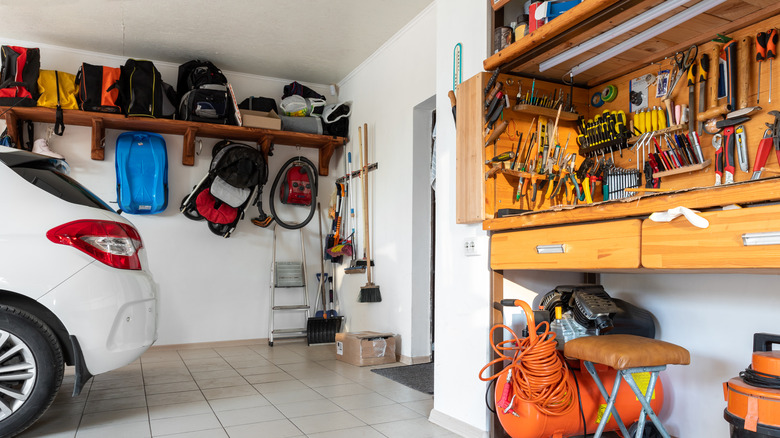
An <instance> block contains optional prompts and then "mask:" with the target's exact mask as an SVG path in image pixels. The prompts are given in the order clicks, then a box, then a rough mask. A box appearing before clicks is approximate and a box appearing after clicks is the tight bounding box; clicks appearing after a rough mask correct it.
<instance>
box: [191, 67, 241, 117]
mask: <svg viewBox="0 0 780 438" xmlns="http://www.w3.org/2000/svg"><path fill="white" fill-rule="evenodd" d="M228 87H229V85H228V81H227V78H226V77H225V75H224V74H223V73H222V70H220V69H219V68H217V66H215V65H214V64H213V63H211V62H210V61H204V60H199V59H195V60H192V61H188V62H185V63H184V64H182V65H180V66H179V76H178V79H177V82H176V89H177V90H178V102H179V118H180V119H182V120H191V121H195V122H206V123H219V124H235V122H234V116H233V114H234V108H233V98H232V96H231V94H230V92H229V90H228Z"/></svg>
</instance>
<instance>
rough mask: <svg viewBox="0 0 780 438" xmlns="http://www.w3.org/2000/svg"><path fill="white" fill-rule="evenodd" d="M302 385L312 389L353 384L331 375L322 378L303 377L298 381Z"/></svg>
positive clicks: (348, 380) (344, 378) (342, 377)
mask: <svg viewBox="0 0 780 438" xmlns="http://www.w3.org/2000/svg"><path fill="white" fill-rule="evenodd" d="M300 380H301V382H303V383H304V384H306V385H308V386H311V387H312V388H319V387H320V386H333V385H343V384H347V383H354V381H352V380H350V379H348V378H346V377H344V376H340V375H338V374H335V373H333V374H332V375H327V376H322V377H304V378H301V379H300Z"/></svg>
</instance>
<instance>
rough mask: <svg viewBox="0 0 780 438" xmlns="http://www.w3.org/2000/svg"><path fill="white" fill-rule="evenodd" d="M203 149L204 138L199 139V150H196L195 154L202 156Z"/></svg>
mask: <svg viewBox="0 0 780 438" xmlns="http://www.w3.org/2000/svg"><path fill="white" fill-rule="evenodd" d="M202 150H203V140H202V139H200V138H199V139H198V151H197V152H195V155H197V156H200V153H201V151H202Z"/></svg>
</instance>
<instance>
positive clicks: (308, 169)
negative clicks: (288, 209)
mask: <svg viewBox="0 0 780 438" xmlns="http://www.w3.org/2000/svg"><path fill="white" fill-rule="evenodd" d="M293 163H301V164H303V166H301V167H302V168H303V171H304V172H305V173H306V175H307V176H308V177H309V181H310V182H311V198H312V201H311V204H310V205H309V215H308V216H307V217H306V219H304V220H303V222H300V223H297V224H289V223H286V222H284V221H282V220H281V219H279V215H278V214H276V207H275V206H274V204H275V202H274V196H275V193H277V191H276V189H277V188H278V187H279V181H280V180H281V179H282V176H283V175H284V174H285V173H286V171H287V168H288V167H290V166H291V165H292V164H293ZM315 169H316V168H315V166H314V163H312V162H311V160H309V159H308V158H305V157H293V158H290V159H289V160H287V162H286V163H284V166H282V168H281V169H279V173H277V174H276V178H274V183H273V184H272V185H271V195H270V202H269V204H271V205H270V206H269V209H270V210H271V216H272V217H273V218H274V220H275V221H276V223H277V224H279V226H281V227H282V228H287V229H288V230H297V229H299V228H303V227H305V226H306V225H307V224H308V223H309V222H311V219H312V218H313V217H314V213H315V211H316V209H317V206H316V205H315V204H316V202H315V200H316V199H317V177H318V174H317V171H316V170H315ZM269 222H270V221H269ZM256 225H259V224H256Z"/></svg>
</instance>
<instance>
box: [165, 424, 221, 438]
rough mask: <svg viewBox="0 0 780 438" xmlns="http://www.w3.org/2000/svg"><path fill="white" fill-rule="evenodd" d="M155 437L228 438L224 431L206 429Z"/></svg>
mask: <svg viewBox="0 0 780 438" xmlns="http://www.w3.org/2000/svg"><path fill="white" fill-rule="evenodd" d="M156 437H165V438H228V434H227V432H225V429H223V428H221V427H220V428H219V429H207V430H197V431H195V432H184V433H174V434H173V435H155V438H156Z"/></svg>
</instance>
